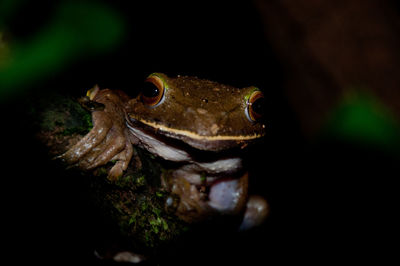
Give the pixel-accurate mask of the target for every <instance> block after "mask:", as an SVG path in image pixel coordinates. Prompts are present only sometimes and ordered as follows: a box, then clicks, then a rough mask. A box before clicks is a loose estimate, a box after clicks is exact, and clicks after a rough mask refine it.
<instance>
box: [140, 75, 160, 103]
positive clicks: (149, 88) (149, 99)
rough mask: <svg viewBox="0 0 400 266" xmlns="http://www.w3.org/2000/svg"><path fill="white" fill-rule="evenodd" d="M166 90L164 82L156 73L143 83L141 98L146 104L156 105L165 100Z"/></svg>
mask: <svg viewBox="0 0 400 266" xmlns="http://www.w3.org/2000/svg"><path fill="white" fill-rule="evenodd" d="M164 92H165V86H164V82H163V81H162V80H161V79H160V78H159V77H157V76H156V75H151V76H149V77H148V78H147V79H146V80H145V83H144V84H143V87H142V91H141V93H140V99H141V101H142V102H143V103H144V104H146V105H148V106H151V107H155V106H157V105H158V104H160V103H161V102H162V101H163V99H164Z"/></svg>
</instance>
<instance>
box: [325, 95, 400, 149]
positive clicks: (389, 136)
mask: <svg viewBox="0 0 400 266" xmlns="http://www.w3.org/2000/svg"><path fill="white" fill-rule="evenodd" d="M324 133H326V134H328V135H329V136H330V137H332V136H334V137H335V138H338V139H341V140H344V141H349V142H352V143H356V144H359V145H363V146H368V147H375V148H381V149H385V150H398V148H399V127H398V124H397V121H396V119H395V117H394V116H393V115H392V114H391V112H390V111H389V110H388V108H386V107H385V105H384V104H382V103H381V102H379V101H378V100H377V98H375V97H373V96H372V95H367V94H365V93H359V92H357V91H354V93H353V94H352V95H351V96H350V97H347V98H346V99H345V100H343V102H341V103H340V104H339V105H338V106H337V108H335V109H334V110H333V112H332V115H331V116H330V119H328V123H327V126H326V127H325V130H324Z"/></svg>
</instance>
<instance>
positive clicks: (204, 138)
mask: <svg viewBox="0 0 400 266" xmlns="http://www.w3.org/2000/svg"><path fill="white" fill-rule="evenodd" d="M131 119H134V120H136V121H139V122H140V123H142V124H144V125H146V126H149V127H151V128H153V129H154V130H160V131H162V132H166V133H172V134H175V135H180V136H185V137H188V138H191V139H194V140H200V141H218V140H227V141H245V140H255V139H259V138H261V137H263V136H264V135H265V133H262V134H257V133H255V134H252V135H213V136H205V135H199V134H197V133H195V132H193V131H188V130H183V129H176V128H171V127H167V126H165V125H160V124H158V123H155V122H152V121H148V120H144V119H139V118H136V117H131Z"/></svg>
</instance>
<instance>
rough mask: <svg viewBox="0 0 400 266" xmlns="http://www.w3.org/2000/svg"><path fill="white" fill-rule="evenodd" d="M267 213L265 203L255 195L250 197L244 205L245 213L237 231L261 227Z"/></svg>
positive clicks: (267, 207) (266, 204)
mask: <svg viewBox="0 0 400 266" xmlns="http://www.w3.org/2000/svg"><path fill="white" fill-rule="evenodd" d="M268 213H269V206H268V203H267V201H266V200H265V199H264V198H263V197H261V196H257V195H251V196H250V197H249V199H248V201H247V204H246V211H245V214H244V217H243V221H242V224H241V225H240V227H239V230H241V231H245V230H248V229H251V228H253V227H256V226H258V225H261V224H262V223H263V222H264V221H265V218H267V216H268Z"/></svg>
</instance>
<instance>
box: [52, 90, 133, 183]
mask: <svg viewBox="0 0 400 266" xmlns="http://www.w3.org/2000/svg"><path fill="white" fill-rule="evenodd" d="M128 100H129V98H128V96H127V95H126V94H124V93H123V92H121V91H111V90H109V89H105V90H101V91H99V92H98V93H97V94H96V95H95V97H94V98H93V101H95V102H99V103H102V104H104V106H105V108H104V110H98V111H93V112H92V120H93V128H92V130H91V131H90V132H89V133H88V134H87V135H86V136H84V137H83V138H82V139H81V140H80V141H79V142H78V143H77V144H75V145H74V146H73V147H72V148H70V149H69V150H68V151H67V152H66V153H64V154H63V155H61V156H60V157H59V158H61V159H62V160H64V161H65V162H67V163H68V164H77V166H78V167H80V168H82V169H85V170H90V169H94V168H96V167H98V166H100V165H104V164H106V163H107V162H109V161H111V160H116V161H117V162H116V163H115V165H114V166H113V167H112V169H111V170H110V172H109V178H110V179H116V178H118V177H119V176H121V175H122V173H123V171H125V170H126V169H127V167H128V164H129V161H130V160H131V158H132V154H133V148H132V144H131V142H130V139H129V131H128V129H127V128H126V125H125V111H124V105H125V103H126V102H127V101H128Z"/></svg>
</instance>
